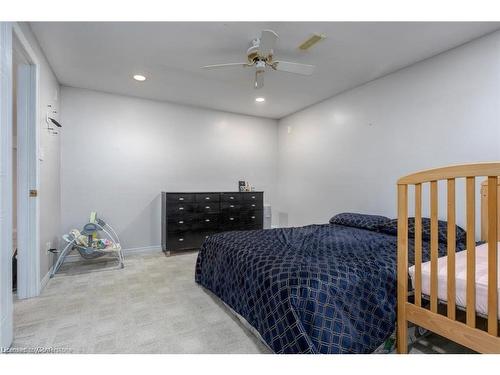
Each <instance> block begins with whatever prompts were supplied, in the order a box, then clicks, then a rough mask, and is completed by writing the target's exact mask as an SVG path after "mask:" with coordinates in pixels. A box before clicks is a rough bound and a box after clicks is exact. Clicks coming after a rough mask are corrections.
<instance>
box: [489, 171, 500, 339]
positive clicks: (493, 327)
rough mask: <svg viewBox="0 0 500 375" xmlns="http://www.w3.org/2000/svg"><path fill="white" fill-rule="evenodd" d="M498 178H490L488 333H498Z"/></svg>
mask: <svg viewBox="0 0 500 375" xmlns="http://www.w3.org/2000/svg"><path fill="white" fill-rule="evenodd" d="M497 198H498V197H497V177H496V176H493V177H491V176H490V177H488V333H489V334H490V335H494V336H496V335H497V333H498V320H497V317H498V290H497V283H498V274H497V257H498V254H497V246H498V245H497V241H498V233H497V230H498V224H497V220H498V213H497V207H498V206H497Z"/></svg>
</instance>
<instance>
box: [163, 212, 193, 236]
mask: <svg viewBox="0 0 500 375" xmlns="http://www.w3.org/2000/svg"><path fill="white" fill-rule="evenodd" d="M192 222H193V217H192V216H191V215H188V214H184V215H175V216H170V217H169V218H168V220H167V231H168V232H184V231H187V230H189V229H190V228H191V226H192Z"/></svg>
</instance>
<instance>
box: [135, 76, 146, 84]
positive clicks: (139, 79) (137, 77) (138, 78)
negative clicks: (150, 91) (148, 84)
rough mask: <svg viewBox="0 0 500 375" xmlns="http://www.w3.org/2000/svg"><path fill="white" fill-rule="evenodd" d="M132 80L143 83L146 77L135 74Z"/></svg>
mask: <svg viewBox="0 0 500 375" xmlns="http://www.w3.org/2000/svg"><path fill="white" fill-rule="evenodd" d="M134 79H135V80H136V81H139V82H143V81H145V80H146V77H144V76H143V75H142V74H135V75H134Z"/></svg>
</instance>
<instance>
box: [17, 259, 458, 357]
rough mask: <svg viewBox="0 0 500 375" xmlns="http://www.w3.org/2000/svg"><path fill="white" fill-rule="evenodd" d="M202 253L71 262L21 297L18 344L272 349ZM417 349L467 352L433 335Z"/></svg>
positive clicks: (70, 348)
mask: <svg viewBox="0 0 500 375" xmlns="http://www.w3.org/2000/svg"><path fill="white" fill-rule="evenodd" d="M196 255H197V253H185V254H182V255H173V256H171V257H165V256H164V255H163V254H162V253H156V254H148V255H135V256H129V257H126V259H125V268H124V269H122V270H119V269H111V270H109V269H108V270H103V269H105V268H109V266H110V265H113V264H112V263H108V264H106V263H102V262H101V263H94V264H88V263H87V264H86V263H83V262H77V263H67V264H65V265H64V266H63V268H62V269H61V271H60V273H58V274H57V275H56V277H55V278H53V279H51V280H50V281H49V283H48V284H47V287H46V288H45V289H44V290H43V292H42V295H41V296H40V297H37V298H32V299H29V300H17V301H15V304H14V324H15V332H14V343H13V347H14V348H17V349H18V350H19V351H29V350H32V349H30V348H50V350H53V351H56V352H69V353H269V350H268V349H267V347H266V346H265V345H263V344H262V343H261V342H260V341H259V340H258V339H257V338H256V337H255V336H254V335H252V334H251V333H250V332H249V331H248V330H247V329H246V328H245V327H243V326H242V324H241V323H240V322H239V321H238V319H236V318H235V317H234V316H233V315H232V314H231V313H230V312H229V311H228V310H227V309H226V308H225V307H224V306H223V305H222V304H221V303H220V302H219V301H218V300H217V299H216V298H214V297H212V296H211V295H210V294H209V293H207V292H205V291H204V290H203V289H202V288H201V287H199V286H198V285H197V284H196V283H195V282H194V265H195V261H196ZM25 348H28V350H26V349H25ZM412 352H414V353H421V352H427V353H428V352H430V353H436V352H448V353H450V352H451V353H461V352H464V349H463V348H461V347H459V346H457V345H455V344H453V343H451V342H449V341H447V340H444V339H441V338H439V337H438V336H430V337H429V338H427V339H425V340H420V341H419V343H417V344H416V345H415V347H414V348H413V350H412Z"/></svg>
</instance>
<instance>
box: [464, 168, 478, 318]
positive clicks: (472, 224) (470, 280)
mask: <svg viewBox="0 0 500 375" xmlns="http://www.w3.org/2000/svg"><path fill="white" fill-rule="evenodd" d="M475 189H476V187H475V178H474V177H467V178H466V196H467V198H466V206H467V291H466V294H467V298H466V299H467V302H466V305H467V306H466V311H467V312H466V315H467V317H466V321H467V325H468V326H469V327H473V328H474V327H476V239H475V238H476V218H475V213H476V201H475Z"/></svg>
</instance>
